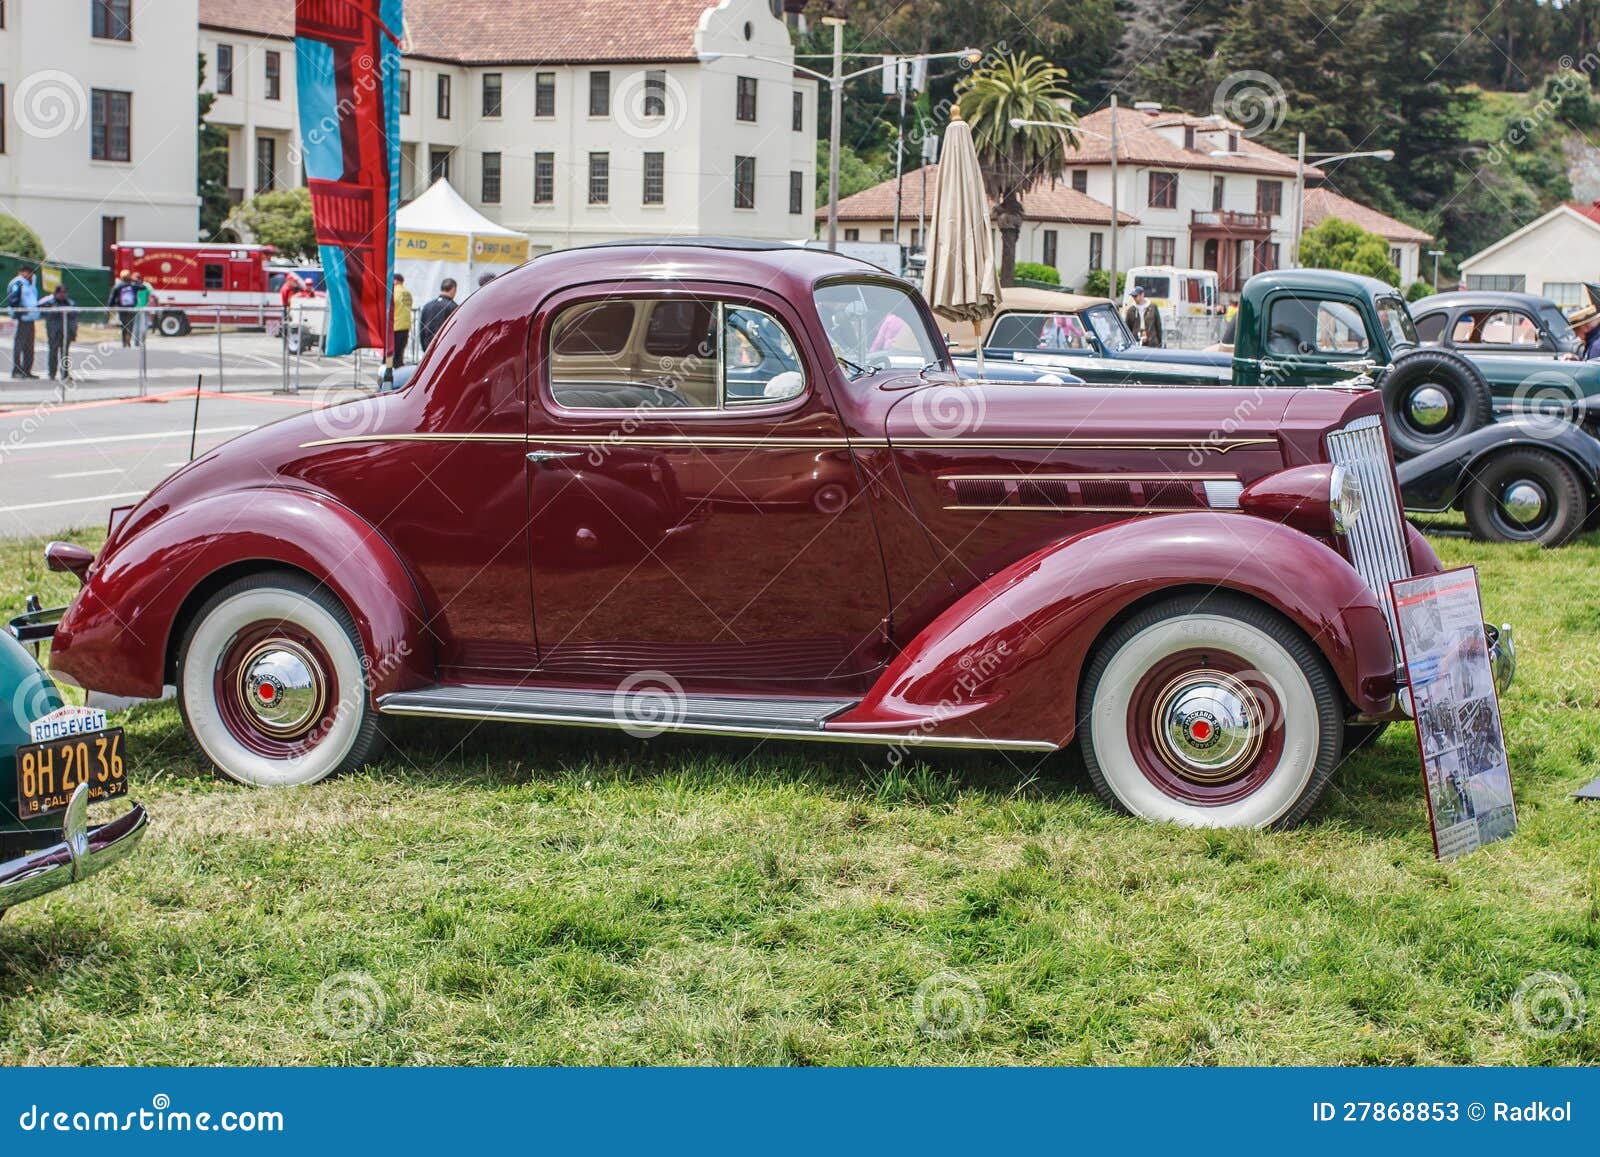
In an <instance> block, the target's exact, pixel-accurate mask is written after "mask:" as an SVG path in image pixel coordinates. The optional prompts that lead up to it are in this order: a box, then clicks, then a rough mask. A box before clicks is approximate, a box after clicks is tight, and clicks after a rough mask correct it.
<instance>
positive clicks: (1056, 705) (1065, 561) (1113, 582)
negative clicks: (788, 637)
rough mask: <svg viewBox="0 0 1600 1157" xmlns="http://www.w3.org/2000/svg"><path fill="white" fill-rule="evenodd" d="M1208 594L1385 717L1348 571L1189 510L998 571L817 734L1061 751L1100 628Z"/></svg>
mask: <svg viewBox="0 0 1600 1157" xmlns="http://www.w3.org/2000/svg"><path fill="white" fill-rule="evenodd" d="M1219 588H1220V589H1225V590H1229V591H1234V592H1237V593H1239V594H1243V595H1247V596H1249V597H1252V598H1255V599H1258V600H1260V601H1261V602H1262V603H1265V604H1266V605H1268V606H1270V607H1272V608H1274V609H1275V610H1277V611H1279V612H1280V613H1282V614H1283V615H1285V616H1286V617H1288V618H1289V619H1290V620H1292V621H1293V622H1294V623H1295V624H1296V625H1298V626H1299V627H1300V629H1301V630H1303V631H1304V632H1305V633H1306V635H1307V636H1308V637H1309V638H1310V639H1311V641H1312V642H1313V643H1314V644H1315V645H1316V646H1317V647H1318V649H1319V650H1321V652H1322V654H1323V656H1324V657H1325V658H1326V659H1327V661H1328V665H1329V667H1330V668H1331V669H1332V670H1333V672H1334V674H1335V676H1336V677H1337V678H1338V680H1339V684H1340V686H1341V687H1343V689H1344V692H1345V695H1346V696H1347V697H1348V699H1349V700H1350V702H1351V703H1352V704H1353V705H1354V707H1355V709H1356V710H1357V711H1358V712H1361V713H1370V714H1379V713H1382V712H1384V711H1387V710H1389V709H1390V707H1391V706H1392V702H1393V696H1394V693H1395V661H1394V646H1393V643H1392V641H1391V639H1390V635H1389V629H1388V625H1387V623H1386V622H1385V620H1384V617H1383V612H1382V610H1381V608H1380V607H1379V605H1378V599H1377V596H1376V595H1375V594H1374V593H1373V592H1372V590H1371V588H1369V587H1368V586H1367V585H1366V583H1365V582H1364V581H1363V580H1362V578H1361V576H1360V575H1359V574H1357V573H1356V572H1355V570H1354V569H1353V568H1351V566H1350V564H1349V563H1347V562H1346V561H1345V560H1344V558H1342V557H1341V556H1340V555H1339V554H1338V553H1337V552H1336V551H1334V550H1333V549H1332V548H1330V547H1328V546H1325V545H1324V544H1323V543H1321V542H1319V541H1317V540H1316V539H1314V538H1311V537H1309V536H1308V535H1305V534H1302V533H1300V532H1299V531H1296V530H1291V529H1290V528H1288V527H1285V526H1282V525H1279V524H1278V523H1274V522H1269V521H1266V520H1263V519H1258V518H1251V517H1248V516H1246V515H1240V514H1227V513H1222V512H1216V511H1203V512H1202V511H1197V512H1194V513H1185V514H1169V515H1161V516H1158V517H1152V518H1144V519H1131V520H1128V521H1125V522H1119V523H1115V524H1113V525H1111V526H1107V527H1103V528H1100V529H1097V530H1093V531H1089V532H1087V533H1085V534H1081V535H1077V536H1075V537H1073V538H1069V539H1066V540H1064V541H1062V542H1059V543H1056V544H1054V545H1052V546H1049V547H1046V548H1044V549H1043V550H1040V551H1037V552H1035V553H1034V554H1032V555H1030V556H1028V557H1027V558H1024V559H1021V560H1019V561H1018V562H1016V563H1014V564H1013V565H1011V566H1010V567H1007V568H1006V569H1005V570H1003V571H1001V572H999V573H998V574H996V575H994V576H993V577H992V578H990V579H989V580H988V581H986V582H984V583H982V584H981V585H980V586H978V587H976V588H974V589H973V590H972V591H970V592H969V593H968V594H967V595H965V596H964V597H963V598H961V599H960V600H958V601H957V602H956V603H954V604H953V605H952V606H950V607H949V608H948V609H947V610H946V611H945V612H943V613H942V614H941V615H939V616H938V618H936V619H934V621H933V622H931V623H930V624H929V625H928V626H927V627H926V628H925V629H924V630H923V631H922V632H921V633H920V634H918V635H917V636H916V638H914V639H912V640H911V641H910V643H909V644H908V645H907V646H906V648H905V649H904V650H903V651H902V652H901V653H900V654H899V656H897V657H896V659H895V660H894V662H893V663H891V664H890V666H889V668H888V670H886V671H885V672H884V674H883V675H882V676H881V677H880V678H879V679H878V680H877V682H876V683H875V684H874V685H873V687H872V688H871V690H870V691H869V692H868V693H867V695H866V697H865V698H864V699H863V700H862V702H861V703H860V704H858V705H857V706H856V707H854V708H852V709H851V710H850V711H848V712H846V713H844V714H842V715H840V716H837V717H836V718H834V719H833V720H831V721H830V722H829V724H828V728H829V729H830V730H841V731H860V732H865V733H874V732H889V733H896V734H924V735H928V736H930V737H931V736H939V737H942V738H945V739H952V738H955V737H968V738H972V739H978V740H982V739H990V740H996V739H1006V740H1029V741H1047V742H1051V743H1054V744H1055V745H1057V746H1060V745H1063V744H1065V743H1067V742H1069V741H1070V740H1071V738H1072V734H1073V729H1074V726H1075V724H1076V716H1077V698H1078V680H1079V676H1080V674H1081V672H1082V669H1083V668H1084V667H1085V666H1086V665H1087V663H1088V662H1089V658H1090V655H1091V654H1092V652H1093V648H1094V645H1095V642H1096V640H1097V639H1099V638H1100V637H1101V635H1102V634H1103V633H1104V632H1105V631H1106V630H1107V628H1108V627H1110V626H1111V625H1112V624H1113V623H1114V622H1115V621H1117V620H1118V619H1119V618H1120V617H1121V616H1122V615H1124V614H1125V613H1127V612H1128V611H1130V610H1131V609H1132V608H1134V607H1135V606H1136V605H1138V604H1141V603H1143V602H1145V601H1147V600H1149V599H1151V598H1152V597H1160V596H1162V595H1166V594H1179V593H1201V592H1204V591H1206V590H1212V589H1219Z"/></svg>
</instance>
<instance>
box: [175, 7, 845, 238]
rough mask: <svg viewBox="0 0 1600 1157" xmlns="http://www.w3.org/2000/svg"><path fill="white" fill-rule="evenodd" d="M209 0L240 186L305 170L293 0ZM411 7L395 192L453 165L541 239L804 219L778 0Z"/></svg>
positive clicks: (246, 191) (804, 186)
mask: <svg viewBox="0 0 1600 1157" xmlns="http://www.w3.org/2000/svg"><path fill="white" fill-rule="evenodd" d="M199 5H200V41H201V51H202V52H204V53H205V54H206V58H207V61H208V69H207V73H208V81H207V84H208V87H209V88H211V89H212V90H214V91H215V92H216V94H217V100H216V103H215V105H214V106H213V108H212V111H211V114H210V116H209V118H208V119H209V120H210V122H211V123H212V124H215V125H219V126H223V127H225V128H226V129H227V131H228V136H229V162H230V165H229V179H228V183H229V186H230V188H231V190H232V191H233V193H234V195H235V197H236V198H237V199H245V198H248V197H251V196H253V195H255V194H256V193H258V192H260V191H262V190H263V189H268V188H275V187H288V186H292V185H298V184H301V183H303V182H304V174H303V171H302V169H301V166H300V164H299V148H298V140H299V129H298V125H297V117H296V111H295V108H296V106H295V73H294V51H293V48H294V45H293V39H292V37H293V29H294V5H293V2H292V0H199ZM406 21H407V26H406V40H405V44H404V46H403V47H404V51H405V68H404V71H403V73H402V83H403V86H404V87H403V89H402V96H401V110H402V116H401V123H400V134H401V142H402V143H401V153H402V157H401V198H402V200H408V199H410V198H411V197H414V196H416V195H417V194H419V193H421V192H422V191H423V190H424V189H426V188H427V186H428V185H429V184H430V183H431V181H432V179H433V178H434V177H438V176H447V177H449V179H450V181H451V183H452V184H453V185H454V186H455V187H456V189H457V190H458V191H459V192H460V193H461V194H462V195H463V196H464V197H465V198H466V199H467V201H468V202H469V203H470V204H471V205H472V206H473V207H474V208H476V209H478V210H480V211H481V212H482V213H483V214H484V215H485V216H487V217H489V218H490V219H491V220H493V221H495V222H497V223H498V224H501V225H504V226H507V227H509V228H512V229H515V230H517V231H519V232H522V233H525V234H527V235H528V237H529V238H530V239H531V241H532V244H533V248H534V249H535V250H536V251H537V250H540V249H547V248H556V247H563V246H568V245H576V244H583V243H585V242H590V241H603V240H612V239H618V238H623V237H638V236H649V235H659V234H690V233H701V234H733V235H738V236H746V237H766V238H795V237H801V236H805V235H806V234H807V233H809V232H810V228H811V215H812V213H813V211H814V208H815V205H814V197H813V189H814V187H815V169H816V159H815V158H816V132H817V124H816V98H817V90H816V85H815V83H813V82H807V81H803V80H801V79H799V78H797V77H796V76H795V74H794V71H793V68H792V62H793V59H794V57H793V52H794V50H793V47H792V45H791V42H790V35H789V27H788V25H787V24H786V23H785V21H784V19H783V16H782V5H781V4H774V3H773V2H772V0H721V2H720V3H708V0H652V2H651V3H648V4H642V5H641V4H632V3H624V2H622V0H409V2H408V3H407V5H406ZM711 57H714V58H715V59H706V58H711ZM751 57H770V58H772V60H771V61H761V60H755V59H750V58H751Z"/></svg>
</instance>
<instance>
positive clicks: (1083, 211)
mask: <svg viewBox="0 0 1600 1157" xmlns="http://www.w3.org/2000/svg"><path fill="white" fill-rule="evenodd" d="M924 168H926V169H927V174H928V180H927V188H928V211H929V212H932V211H933V201H934V190H935V189H937V188H938V186H939V166H938V165H927V166H924ZM922 172H923V170H922V169H912V170H911V171H910V172H908V173H906V175H905V178H904V179H903V181H902V182H901V189H900V216H901V218H902V219H906V218H911V219H915V218H917V217H919V216H921V214H922V188H923V180H922ZM894 189H895V181H894V178H893V177H890V178H889V179H888V180H887V181H884V182H883V183H882V184H879V185H874V186H872V188H870V189H863V190H861V192H859V193H853V194H851V195H850V196H848V197H843V198H841V199H840V201H839V220H841V221H892V220H893V219H894ZM991 199H992V198H991ZM1022 215H1023V218H1024V219H1025V220H1028V221H1064V222H1068V223H1070V224H1075V225H1109V224H1111V206H1110V205H1107V204H1105V203H1104V202H1103V201H1096V200H1095V199H1094V198H1093V197H1090V196H1087V195H1086V194H1083V193H1080V192H1078V191H1077V190H1076V189H1074V188H1073V187H1072V186H1070V185H1066V184H1060V183H1057V184H1054V185H1052V184H1051V183H1050V182H1049V181H1048V180H1045V181H1040V182H1039V183H1038V184H1037V185H1035V186H1034V187H1033V188H1032V189H1029V190H1028V191H1027V192H1026V193H1024V194H1023V195H1022ZM827 216H828V207H827V206H826V205H824V206H823V207H822V208H820V209H818V210H817V220H819V221H822V220H826V219H827ZM1119 216H1120V218H1121V220H1122V223H1123V224H1124V225H1137V224H1138V223H1139V219H1138V218H1137V217H1135V216H1133V215H1132V214H1129V213H1126V212H1122V213H1119Z"/></svg>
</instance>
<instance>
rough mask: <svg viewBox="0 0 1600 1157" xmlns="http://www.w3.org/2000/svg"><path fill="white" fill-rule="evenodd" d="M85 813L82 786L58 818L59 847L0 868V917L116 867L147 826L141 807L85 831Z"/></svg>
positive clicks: (84, 788) (85, 794)
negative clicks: (10, 910)
mask: <svg viewBox="0 0 1600 1157" xmlns="http://www.w3.org/2000/svg"><path fill="white" fill-rule="evenodd" d="M88 813H89V789H88V787H87V786H86V785H80V786H79V787H78V790H77V791H75V792H73V793H72V802H71V803H69V804H68V805H67V810H66V811H65V812H64V813H63V814H62V820H61V842H60V843H58V844H52V845H51V846H50V847H48V848H41V849H40V850H39V851H37V852H30V853H29V854H27V855H26V856H21V857H19V858H17V859H15V860H12V861H10V862H9V863H4V864H0V912H3V911H5V910H6V909H7V908H11V907H14V906H15V905H17V904H21V903H22V902H24V901H25V900H36V899H38V898H39V897H40V896H43V895H45V894H46V893H48V892H54V891H55V890H56V889H57V888H65V887H66V886H67V885H69V884H75V883H77V882H78V881H79V880H83V879H87V878H88V877H90V876H92V875H94V874H95V873H96V872H103V871H105V870H106V869H107V868H109V867H111V866H112V865H113V864H117V863H120V862H121V861H122V860H124V859H126V858H127V857H128V854H129V853H130V852H132V851H133V849H134V848H136V847H138V846H139V841H140V840H142V839H144V833H145V828H146V827H147V826H148V825H149V817H148V816H146V815H145V810H144V807H143V806H142V805H140V804H134V805H133V808H132V810H130V811H129V812H128V813H127V814H126V815H124V816H122V817H121V818H119V819H115V820H112V821H111V822H110V823H108V824H104V825H102V826H101V827H98V828H91V827H89V824H88Z"/></svg>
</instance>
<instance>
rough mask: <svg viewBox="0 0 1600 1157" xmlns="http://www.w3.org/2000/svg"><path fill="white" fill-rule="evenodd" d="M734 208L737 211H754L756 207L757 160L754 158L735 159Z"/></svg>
mask: <svg viewBox="0 0 1600 1157" xmlns="http://www.w3.org/2000/svg"><path fill="white" fill-rule="evenodd" d="M733 207H734V208H735V209H754V208H755V207H756V159H755V158H754V157H734V158H733Z"/></svg>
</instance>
